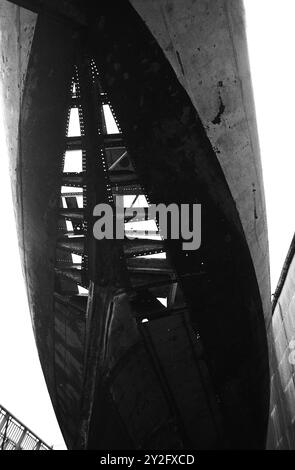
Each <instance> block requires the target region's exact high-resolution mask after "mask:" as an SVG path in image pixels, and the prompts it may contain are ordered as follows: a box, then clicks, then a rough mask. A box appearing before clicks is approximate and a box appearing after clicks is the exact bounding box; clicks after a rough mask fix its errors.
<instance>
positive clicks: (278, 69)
mask: <svg viewBox="0 0 295 470" xmlns="http://www.w3.org/2000/svg"><path fill="white" fill-rule="evenodd" d="M245 7H246V14H247V32H248V45H249V52H250V63H251V74H252V81H253V86H254V96H255V102H256V113H257V121H258V130H259V137H260V147H261V156H262V164H263V172H264V183H265V193H266V203H267V216H268V226H269V241H270V259H271V277H272V292H273V291H274V289H275V285H276V283H277V280H278V277H279V274H280V271H281V268H282V264H283V261H284V259H285V256H286V253H287V250H288V248H289V245H290V242H291V239H292V236H293V233H294V228H295V223H294V222H295V221H294V219H295V211H294V208H293V206H294V201H293V184H294V183H293V181H294V170H295V158H294V148H293V145H292V136H293V135H295V118H294V112H293V110H294V109H295V55H294V46H295V27H294V20H295V1H294V0H281V1H280V2H278V1H277V0H245ZM2 119H3V116H2V115H0V143H1V147H0V148H1V157H2V158H0V174H1V185H0V199H1V201H2V230H1V231H0V246H1V248H2V250H1V261H2V264H1V266H2V269H1V274H0V284H1V287H2V296H1V316H0V334H1V336H0V338H1V339H0V361H1V373H0V403H1V404H2V405H3V406H5V407H6V408H8V410H10V411H11V412H12V413H13V414H14V415H15V416H16V417H17V418H19V419H20V420H21V421H23V422H24V424H26V425H27V426H29V427H30V428H31V429H32V431H33V432H35V433H37V434H38V435H39V437H41V438H42V439H44V440H45V442H47V443H48V444H49V445H54V448H55V449H61V448H64V443H63V439H62V436H61V434H60V431H59V428H58V425H57V422H56V419H55V416H54V413H53V410H52V407H51V402H50V399H49V396H48V393H47V389H46V386H45V382H44V379H43V375H42V372H41V368H40V365H39V360H38V356H37V351H36V347H35V342H34V338H33V333H32V328H31V323H30V316H29V310H28V305H27V297H26V293H25V287H24V282H23V278H22V273H21V267H20V259H19V252H18V246H17V238H16V232H15V222H14V215H13V210H12V202H11V193H10V180H9V174H8V158H7V151H6V147H5V137H4V133H3V121H2ZM71 132H73V133H75V131H74V130H73V131H72V129H71Z"/></svg>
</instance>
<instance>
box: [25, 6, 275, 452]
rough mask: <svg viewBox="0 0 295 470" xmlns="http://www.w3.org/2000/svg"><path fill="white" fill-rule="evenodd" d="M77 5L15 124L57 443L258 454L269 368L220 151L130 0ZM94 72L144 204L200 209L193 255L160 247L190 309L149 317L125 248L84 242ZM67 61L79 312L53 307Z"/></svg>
mask: <svg viewBox="0 0 295 470" xmlns="http://www.w3.org/2000/svg"><path fill="white" fill-rule="evenodd" d="M24 3H25V2H24ZM28 3H30V2H28ZM31 3H34V2H31ZM37 3H38V2H36V4H37ZM73 3H75V2H73ZM84 3H85V4H87V2H83V6H79V3H78V2H77V3H76V6H77V8H78V7H79V8H81V10H82V11H83V18H85V24H76V23H75V22H74V21H72V22H71V21H70V20H69V19H67V20H65V19H64V17H63V18H62V19H60V18H57V17H55V16H54V15H49V14H46V12H45V13H44V12H43V14H42V13H39V15H38V20H37V25H36V29H35V34H34V40H33V44H32V49H31V55H30V60H29V65H28V71H27V76H26V81H25V88H24V95H23V100H22V108H21V115H20V126H19V157H18V158H19V160H18V198H19V201H21V202H20V207H21V210H19V209H18V224H19V227H21V233H22V236H23V246H24V266H25V274H26V282H27V288H28V293H29V301H30V305H31V311H32V317H33V326H34V331H35V337H36V342H37V346H38V351H39V355H40V360H41V364H42V367H43V371H44V375H45V378H46V381H47V386H48V390H49V393H50V396H51V399H52V402H53V406H54V409H55V412H56V415H57V418H58V421H59V424H60V426H61V429H62V432H63V435H64V437H65V440H66V443H67V445H68V447H69V448H82V449H103V448H107V449H134V448H144V449H183V448H184V449H185V448H187V449H192V448H194V449H219V448H221V449H222V448H230V449H235V448H246V449H255V448H264V445H265V439H266V430H267V419H268V397H269V372H268V352H267V340H266V330H265V323H264V317H263V309H262V302H261V297H260V292H259V288H258V284H257V278H256V274H255V270H254V267H253V262H252V258H251V255H250V252H249V248H248V243H247V241H246V238H245V235H244V230H243V227H242V225H241V221H240V217H239V214H238V211H237V208H236V204H235V201H234V199H233V197H232V194H231V192H230V190H229V187H228V184H227V181H226V178H225V176H224V173H223V171H222V169H221V167H220V164H219V162H218V159H217V157H216V153H215V150H214V149H213V148H212V145H211V143H210V140H209V139H208V137H207V134H206V131H205V129H204V126H203V124H202V122H201V120H200V118H199V116H198V114H197V112H196V109H195V107H194V106H193V104H192V102H191V99H190V98H189V96H188V94H187V92H186V91H185V89H184V88H183V86H182V85H181V84H180V82H179V80H178V78H177V76H176V74H175V73H174V71H173V69H172V67H171V66H170V64H169V63H168V61H167V59H166V57H165V55H164V53H163V51H162V49H161V48H160V46H159V45H158V43H157V42H156V41H155V39H154V37H153V36H152V34H151V32H150V31H149V29H148V28H147V26H146V25H145V23H144V22H143V20H142V19H141V17H140V16H139V15H138V13H137V12H136V11H135V9H134V8H133V7H132V6H131V5H130V4H129V2H127V1H120V2H114V1H110V0H107V1H100V2H97V3H98V4H99V5H98V6H97V7H93V6H91V7H90V6H89V7H87V5H86V6H85V5H84ZM89 3H90V2H89ZM37 10H38V9H37ZM80 18H82V15H80ZM83 22H84V20H83ZM89 60H92V61H93V62H94V63H95V64H96V66H97V68H98V70H99V74H100V80H101V83H102V86H103V88H104V89H105V90H106V92H107V94H108V96H109V99H110V102H111V103H112V106H113V108H114V110H115V113H116V117H117V119H118V122H119V123H120V127H121V130H122V135H123V136H124V141H125V143H126V147H127V148H128V152H129V154H130V158H131V160H132V164H133V165H134V167H135V168H136V171H137V174H138V178H139V180H140V182H141V184H142V185H143V186H144V188H145V190H146V194H147V195H148V197H149V200H150V201H151V202H153V203H165V204H170V203H177V204H181V203H189V204H193V203H201V204H202V244H201V247H200V249H199V250H196V251H188V252H184V251H183V250H182V249H181V240H180V241H178V240H167V241H166V242H165V250H166V253H167V257H168V259H169V262H170V263H171V265H172V266H173V269H174V272H175V273H176V275H177V277H178V279H179V285H180V287H181V290H182V293H183V297H184V299H185V303H186V308H185V310H184V309H174V310H173V311H169V309H167V311H165V309H162V310H161V311H160V312H159V311H158V310H157V312H156V313H155V314H154V315H152V313H151V312H150V311H146V310H144V308H145V307H146V304H144V306H143V304H142V302H143V301H142V300H141V297H140V296H136V297H134V295H133V288H132V281H131V278H130V273H129V271H128V269H127V267H126V266H127V265H126V262H125V258H124V256H123V248H122V244H121V242H120V241H117V240H101V241H94V239H92V236H91V226H92V224H93V221H94V219H93V217H92V214H91V211H92V209H93V207H94V206H95V204H97V203H99V202H107V201H108V192H107V188H106V186H105V182H104V175H103V173H102V172H101V169H100V168H99V167H96V161H97V148H98V147H99V146H100V145H101V140H100V139H101V138H100V136H98V135H97V122H98V115H97V109H96V102H95V96H94V94H93V91H92V89H91V74H89V70H88V69H87V64H88V63H89ZM75 65H76V66H77V67H78V68H79V70H80V86H81V90H82V91H81V96H82V98H81V100H82V108H83V109H84V123H85V139H84V145H85V148H84V150H85V152H86V155H87V158H88V162H89V169H88V170H87V171H88V172H89V173H88V176H87V178H88V179H87V185H88V184H89V188H88V209H87V210H86V215H85V217H87V221H88V227H90V228H89V232H88V234H87V236H86V239H85V240H86V241H85V243H86V248H85V252H86V253H87V259H88V264H87V270H85V273H84V276H85V279H84V283H85V285H87V286H89V295H88V298H87V300H85V299H84V298H82V297H79V296H78V295H76V296H74V295H62V288H64V289H66V290H67V289H70V287H71V283H70V284H68V285H67V286H65V285H64V284H63V286H62V288H61V286H60V284H59V285H58V286H57V280H56V270H55V267H56V256H57V255H58V256H59V258H61V257H62V256H64V252H63V251H62V249H60V251H56V250H57V249H56V247H57V246H59V245H58V230H57V229H58V217H59V215H58V211H57V209H58V207H59V198H60V192H59V191H60V187H61V185H62V177H63V175H62V172H61V159H62V155H63V153H64V148H65V139H66V138H65V128H66V122H67V109H68V106H69V103H68V90H69V84H70V82H71V77H72V73H73V68H74V66H75ZM83 90H84V94H83ZM152 278H153V277H152ZM154 280H155V281H156V280H157V279H156V277H154ZM160 285H161V284H158V288H159V286H160ZM157 292H160V291H157ZM159 297H161V295H159ZM143 312H144V313H143ZM146 312H147V313H146ZM144 314H145V315H147V314H151V316H150V317H149V322H148V323H142V322H141V320H142V318H143V315H144Z"/></svg>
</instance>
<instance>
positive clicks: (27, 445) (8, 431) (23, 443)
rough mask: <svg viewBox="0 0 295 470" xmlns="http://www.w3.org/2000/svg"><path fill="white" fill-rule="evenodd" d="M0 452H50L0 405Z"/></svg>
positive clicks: (45, 445) (47, 447)
mask: <svg viewBox="0 0 295 470" xmlns="http://www.w3.org/2000/svg"><path fill="white" fill-rule="evenodd" d="M0 450H51V448H50V447H49V446H48V445H47V444H45V442H44V441H42V440H41V439H40V438H39V437H38V436H36V434H34V433H33V432H32V431H31V430H30V429H28V428H27V427H26V426H25V425H24V424H22V423H21V422H20V421H19V420H18V419H16V418H15V417H14V416H13V415H12V414H11V413H10V412H9V411H7V410H6V409H5V408H4V407H3V406H1V405H0Z"/></svg>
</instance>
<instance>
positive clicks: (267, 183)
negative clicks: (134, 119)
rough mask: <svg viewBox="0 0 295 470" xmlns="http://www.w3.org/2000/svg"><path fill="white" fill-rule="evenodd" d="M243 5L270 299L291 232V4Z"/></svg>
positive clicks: (294, 105)
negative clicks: (265, 221) (267, 247)
mask: <svg viewBox="0 0 295 470" xmlns="http://www.w3.org/2000/svg"><path fill="white" fill-rule="evenodd" d="M244 4H245V8H246V20H247V35H248V48H249V54H250V65H251V75H252V82H253V88H254V98H255V107H256V115H257V123H258V132H259V140H260V151H261V158H262V168H263V176H264V189H265V197H266V206H267V219H268V237H269V245H270V268H271V281H272V293H273V292H274V290H275V287H276V285H277V281H278V278H279V275H280V272H281V269H282V265H283V262H284V260H285V257H286V254H287V251H288V248H289V246H290V243H291V240H292V237H293V234H294V231H295V210H294V202H295V197H294V196H295V195H294V176H295V150H294V146H293V144H292V142H293V141H292V138H293V136H295V115H294V112H293V111H294V110H295V55H294V47H295V27H294V21H295V1H294V0H280V1H278V0H244Z"/></svg>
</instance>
